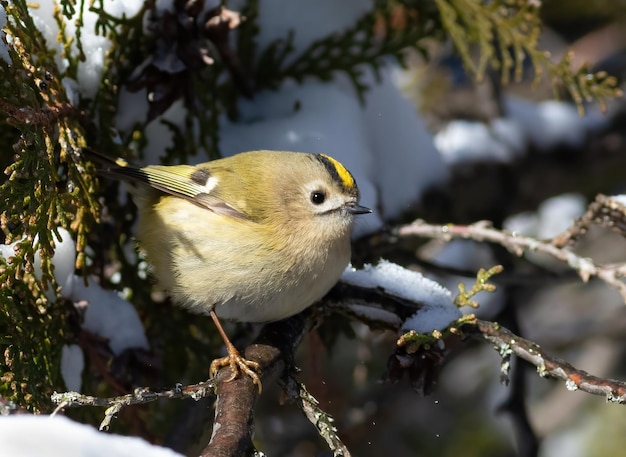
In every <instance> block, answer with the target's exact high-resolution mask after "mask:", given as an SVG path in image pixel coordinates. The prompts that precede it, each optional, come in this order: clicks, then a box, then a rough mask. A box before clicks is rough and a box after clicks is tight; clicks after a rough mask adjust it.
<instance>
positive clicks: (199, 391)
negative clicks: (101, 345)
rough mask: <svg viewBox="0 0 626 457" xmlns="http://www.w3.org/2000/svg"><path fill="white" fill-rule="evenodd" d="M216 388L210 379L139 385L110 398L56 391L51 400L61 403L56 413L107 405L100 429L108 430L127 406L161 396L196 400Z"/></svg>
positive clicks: (208, 394)
mask: <svg viewBox="0 0 626 457" xmlns="http://www.w3.org/2000/svg"><path fill="white" fill-rule="evenodd" d="M214 388H215V384H214V383H213V381H212V380H209V381H204V382H201V383H198V384H192V385H189V386H183V385H182V384H177V385H176V386H175V387H174V388H173V389H168V390H161V391H154V390H151V389H150V388H148V387H138V388H136V389H135V390H134V391H133V393H132V394H126V395H120V396H119V397H109V398H98V397H92V396H90V395H83V394H80V393H78V392H62V393H57V392H54V393H53V394H52V397H51V400H52V402H53V403H57V404H58V405H59V407H57V409H55V411H54V414H56V413H58V412H59V411H60V410H62V409H64V408H76V407H80V406H100V407H106V408H107V409H106V411H105V413H104V414H105V415H104V419H103V420H102V422H101V423H100V430H108V428H109V425H110V423H111V419H112V418H113V417H114V416H115V415H116V414H118V413H119V412H120V411H121V410H122V408H124V407H125V406H130V405H139V404H144V403H150V402H153V401H155V400H158V399H160V398H193V399H194V400H199V399H201V398H204V397H208V396H211V395H214V394H213V390H214Z"/></svg>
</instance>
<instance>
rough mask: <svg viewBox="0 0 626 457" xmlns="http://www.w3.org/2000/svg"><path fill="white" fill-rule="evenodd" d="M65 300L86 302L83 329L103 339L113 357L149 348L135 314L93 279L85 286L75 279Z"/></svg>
mask: <svg viewBox="0 0 626 457" xmlns="http://www.w3.org/2000/svg"><path fill="white" fill-rule="evenodd" d="M69 298H71V299H72V300H73V301H74V302H81V301H86V302H87V307H86V310H85V316H84V318H85V320H84V322H83V327H84V328H85V329H86V330H88V331H90V332H93V333H95V334H96V335H99V336H102V337H103V338H107V339H108V340H109V347H110V348H111V350H112V351H113V353H114V354H115V355H119V354H121V353H122V352H123V351H124V350H126V349H128V348H143V349H148V348H149V345H148V340H147V338H146V335H145V333H144V330H143V325H142V324H141V320H140V319H139V316H138V315H137V311H136V310H135V308H133V305H132V304H131V303H129V302H128V301H126V300H124V299H123V298H122V297H120V296H119V295H118V294H117V293H115V292H113V291H112V290H106V289H103V288H102V287H100V286H99V285H98V284H97V283H96V282H95V281H93V280H91V281H90V283H89V287H85V285H84V284H83V281H82V278H80V277H75V280H74V291H73V293H72V295H71V296H70V297H69Z"/></svg>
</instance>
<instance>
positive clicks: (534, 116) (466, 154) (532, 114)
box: [435, 96, 609, 164]
mask: <svg viewBox="0 0 626 457" xmlns="http://www.w3.org/2000/svg"><path fill="white" fill-rule="evenodd" d="M504 111H505V117H502V118H496V119H493V120H491V121H490V122H489V123H482V122H476V121H467V120H454V121H451V122H450V123H448V124H447V125H446V126H444V127H443V128H442V129H441V130H440V131H439V132H437V134H436V135H435V145H436V146H437V148H438V149H439V151H440V152H441V155H442V156H443V159H444V160H445V162H446V163H448V164H455V163H466V162H477V161H494V162H501V163H506V162H511V161H512V160H514V159H515V158H517V157H519V156H520V155H521V154H522V153H524V152H525V151H526V148H527V145H528V144H533V145H534V146H536V147H537V148H538V149H539V150H540V151H543V152H550V151H552V150H554V149H555V148H556V147H558V146H567V147H571V148H576V147H580V146H581V145H582V144H583V142H584V141H585V139H586V138H587V136H588V135H589V133H591V132H594V131H595V130H597V129H599V128H601V127H603V126H604V125H606V123H607V121H608V119H609V118H608V117H607V116H605V115H604V114H603V113H601V112H600V111H599V110H598V109H597V108H596V107H593V106H590V107H587V112H586V114H585V115H584V116H582V117H581V116H579V114H578V110H577V108H576V106H575V105H574V104H573V103H568V102H561V101H556V100H546V101H543V102H539V103H535V102H533V101H530V100H524V99H521V98H517V97H512V96H505V97H504Z"/></svg>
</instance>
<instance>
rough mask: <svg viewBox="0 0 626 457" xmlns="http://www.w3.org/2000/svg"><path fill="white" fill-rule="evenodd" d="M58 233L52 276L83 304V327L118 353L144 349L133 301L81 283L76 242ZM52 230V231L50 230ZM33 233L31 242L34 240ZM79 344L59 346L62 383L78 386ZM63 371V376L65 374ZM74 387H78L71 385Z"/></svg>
mask: <svg viewBox="0 0 626 457" xmlns="http://www.w3.org/2000/svg"><path fill="white" fill-rule="evenodd" d="M57 231H58V232H59V236H56V235H53V236H54V239H55V240H56V241H55V245H56V248H55V252H54V255H53V257H52V264H53V265H54V277H55V279H56V281H57V283H58V284H59V285H60V286H61V295H62V296H63V297H65V298H68V299H70V300H72V301H73V302H74V303H76V304H77V306H81V307H86V310H85V314H84V323H83V327H84V328H85V329H86V330H88V331H90V332H93V333H95V334H96V335H99V336H101V337H103V338H106V339H108V340H109V346H110V348H111V350H112V351H113V353H114V354H116V355H118V354H120V353H122V352H123V351H124V350H126V349H128V348H143V349H147V348H148V347H149V346H148V340H147V338H146V336H145V332H144V329H143V325H142V324H141V321H140V320H139V316H138V315H137V312H136V311H135V308H133V305H132V304H130V303H129V302H128V301H126V300H124V299H123V298H121V297H120V296H119V295H118V294H117V293H115V292H113V291H110V290H105V289H102V288H101V287H100V286H99V285H98V284H97V283H96V282H95V280H93V279H91V281H90V284H89V287H85V285H84V283H83V279H82V277H80V276H77V275H75V274H74V263H75V261H76V244H75V242H74V240H73V239H72V236H71V235H70V233H69V232H68V231H67V230H65V229H64V228H58V230H57ZM53 233H54V232H53ZM37 239H38V238H37V237H35V243H37ZM14 246H15V243H13V244H10V245H0V256H2V257H4V258H5V259H9V258H10V257H12V256H13V255H15V251H14ZM35 275H36V276H37V277H39V278H41V260H40V258H39V253H36V254H35ZM46 296H47V297H48V299H49V300H54V299H55V298H56V297H55V294H54V292H53V291H52V290H48V291H46ZM78 351H80V348H78V347H75V348H74V347H69V346H66V347H65V348H64V349H63V353H62V356H63V361H62V372H63V375H64V376H63V379H64V381H65V383H66V385H68V386H69V385H77V384H78V386H80V373H82V370H83V366H84V361H83V360H82V353H81V354H79V353H78ZM66 375H67V376H66ZM75 390H78V389H75Z"/></svg>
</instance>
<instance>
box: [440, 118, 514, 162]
mask: <svg viewBox="0 0 626 457" xmlns="http://www.w3.org/2000/svg"><path fill="white" fill-rule="evenodd" d="M497 125H498V126H499V129H500V130H502V131H501V132H498V135H499V136H500V137H501V138H502V137H504V138H506V133H505V132H504V131H503V130H504V129H505V128H510V127H511V125H512V124H510V123H509V124H505V123H504V120H501V121H500V123H499V124H497ZM510 130H512V131H513V132H516V129H515V128H510ZM495 135H496V132H495V131H494V130H493V129H491V128H490V126H489V125H487V124H483V123H482V122H473V121H465V120H459V121H452V122H450V123H449V124H447V125H446V126H445V127H444V128H442V129H441V130H440V131H439V132H438V133H437V134H436V135H435V145H436V146H437V148H438V149H439V151H440V152H441V154H442V156H443V159H444V160H445V161H446V163H449V164H453V163H462V162H475V161H492V162H510V161H512V160H513V159H514V158H515V156H516V155H517V151H516V149H514V148H513V147H511V145H510V144H507V143H506V142H505V141H503V140H502V139H501V138H498V137H496V136H495ZM517 141H519V139H518V140H516V142H517Z"/></svg>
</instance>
